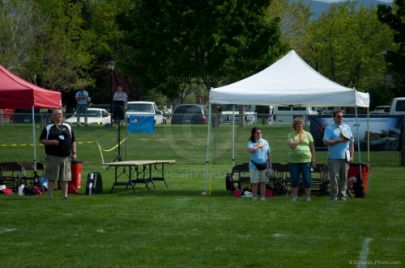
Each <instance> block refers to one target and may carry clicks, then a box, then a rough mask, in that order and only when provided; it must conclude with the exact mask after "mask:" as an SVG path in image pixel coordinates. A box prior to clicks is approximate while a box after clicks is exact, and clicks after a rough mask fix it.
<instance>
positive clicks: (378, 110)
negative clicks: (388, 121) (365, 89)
mask: <svg viewBox="0 0 405 268" xmlns="http://www.w3.org/2000/svg"><path fill="white" fill-rule="evenodd" d="M390 107H391V106H390V105H378V106H376V107H375V109H374V110H373V111H371V112H370V114H388V113H389V112H390Z"/></svg>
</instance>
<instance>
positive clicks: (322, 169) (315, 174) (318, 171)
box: [312, 164, 329, 195]
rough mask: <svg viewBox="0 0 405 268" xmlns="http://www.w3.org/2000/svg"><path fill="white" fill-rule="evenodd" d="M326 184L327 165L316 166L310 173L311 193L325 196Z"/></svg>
mask: <svg viewBox="0 0 405 268" xmlns="http://www.w3.org/2000/svg"><path fill="white" fill-rule="evenodd" d="M328 184H329V179H328V165H326V164H316V167H315V168H314V170H313V171H312V192H318V194H319V195H324V194H327V193H328V192H329V190H328Z"/></svg>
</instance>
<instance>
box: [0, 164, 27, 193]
mask: <svg viewBox="0 0 405 268" xmlns="http://www.w3.org/2000/svg"><path fill="white" fill-rule="evenodd" d="M22 171H23V168H22V166H21V165H20V164H19V163H17V162H3V163H0V173H1V175H0V180H1V181H2V183H3V184H6V185H7V186H8V187H9V188H11V189H12V190H13V191H18V186H20V184H21V175H22Z"/></svg>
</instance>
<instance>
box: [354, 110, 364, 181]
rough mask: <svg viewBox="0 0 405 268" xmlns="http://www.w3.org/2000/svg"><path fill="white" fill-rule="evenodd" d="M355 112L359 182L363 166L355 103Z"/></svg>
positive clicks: (361, 177)
mask: <svg viewBox="0 0 405 268" xmlns="http://www.w3.org/2000/svg"><path fill="white" fill-rule="evenodd" d="M354 111H355V113H356V139H357V153H358V155H359V156H358V158H359V175H360V180H361V183H363V167H362V166H361V150H360V139H359V118H358V113H357V105H356V106H355V110H354Z"/></svg>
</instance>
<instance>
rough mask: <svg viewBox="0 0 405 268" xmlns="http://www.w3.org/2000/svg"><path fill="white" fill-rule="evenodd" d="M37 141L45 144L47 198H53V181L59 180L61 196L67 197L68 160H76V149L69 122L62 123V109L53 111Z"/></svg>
mask: <svg viewBox="0 0 405 268" xmlns="http://www.w3.org/2000/svg"><path fill="white" fill-rule="evenodd" d="M39 141H40V143H42V144H43V145H45V153H46V168H45V177H46V178H47V180H48V198H49V199H52V198H53V190H54V187H55V181H56V180H59V181H60V185H61V188H62V192H63V197H64V199H67V198H68V182H69V181H70V180H71V171H70V161H71V159H72V160H76V157H77V155H76V153H77V151H76V140H75V134H74V132H73V130H72V128H71V126H70V125H69V124H67V123H63V112H62V110H60V109H55V110H54V111H53V113H52V123H51V124H48V125H46V126H45V127H44V129H43V130H42V132H41V136H40V137H39ZM70 158H71V159H70Z"/></svg>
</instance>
